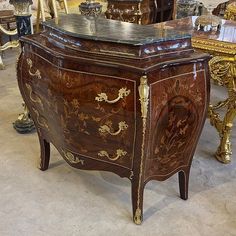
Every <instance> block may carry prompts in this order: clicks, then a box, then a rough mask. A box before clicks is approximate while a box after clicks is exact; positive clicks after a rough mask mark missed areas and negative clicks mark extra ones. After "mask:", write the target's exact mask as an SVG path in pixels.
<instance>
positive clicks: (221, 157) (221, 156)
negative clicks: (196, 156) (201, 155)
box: [215, 149, 232, 164]
mask: <svg viewBox="0 0 236 236" xmlns="http://www.w3.org/2000/svg"><path fill="white" fill-rule="evenodd" d="M231 155H232V153H231V152H226V151H224V152H222V151H220V150H219V149H218V150H217V152H216V154H215V157H216V159H217V160H218V161H219V162H221V163H224V164H229V163H230V162H231Z"/></svg>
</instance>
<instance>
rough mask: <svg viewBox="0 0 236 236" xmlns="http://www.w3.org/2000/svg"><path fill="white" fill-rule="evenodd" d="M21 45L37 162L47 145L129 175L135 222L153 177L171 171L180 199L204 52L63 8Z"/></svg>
mask: <svg viewBox="0 0 236 236" xmlns="http://www.w3.org/2000/svg"><path fill="white" fill-rule="evenodd" d="M21 43H22V46H23V51H22V53H21V56H20V58H19V61H18V67H17V68H18V69H17V72H18V82H19V88H20V91H21V93H22V96H23V98H24V100H25V103H26V105H27V107H28V109H29V111H30V114H31V116H32V118H33V120H34V122H35V126H36V128H37V132H38V136H39V141H40V146H41V165H40V168H41V170H46V169H47V168H48V165H49V158H50V148H49V145H50V143H52V144H54V146H55V147H56V148H57V150H58V151H59V152H60V154H61V155H62V156H63V158H64V159H65V160H66V161H67V162H68V164H70V165H71V166H73V167H75V168H78V169H86V170H104V171H111V172H113V173H116V174H118V175H119V176H121V177H127V178H129V179H130V181H131V184H132V203H133V219H134V222H135V223H136V224H141V222H142V212H143V190H144V186H145V184H146V183H147V182H148V181H150V180H152V179H155V180H160V181H163V180H165V179H167V178H169V177H170V176H171V175H173V174H175V173H179V184H180V195H181V198H183V199H187V195H188V177H189V169H190V165H191V160H192V157H193V154H194V150H195V148H196V145H197V141H198V138H199V135H200V133H201V130H202V127H203V124H204V121H205V116H206V109H207V106H208V97H209V80H208V66H207V62H208V56H207V54H199V53H196V52H194V51H193V49H192V47H191V40H190V37H189V36H188V35H184V34H182V33H179V32H175V31H173V30H172V31H168V30H165V31H163V30H157V29H155V28H154V27H152V26H141V25H135V24H130V23H125V22H119V21H113V20H107V19H99V18H91V17H89V18H86V17H85V16H79V15H64V16H60V18H59V21H58V22H54V21H53V20H51V21H47V22H45V23H44V31H43V32H42V33H39V34H35V35H31V36H27V37H22V38H21Z"/></svg>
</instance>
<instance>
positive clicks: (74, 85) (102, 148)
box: [25, 57, 136, 169]
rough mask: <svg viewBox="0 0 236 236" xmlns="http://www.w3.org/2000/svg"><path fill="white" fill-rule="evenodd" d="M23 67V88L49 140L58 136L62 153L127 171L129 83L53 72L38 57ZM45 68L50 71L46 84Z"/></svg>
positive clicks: (132, 117) (131, 134) (131, 120)
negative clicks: (38, 114)
mask: <svg viewBox="0 0 236 236" xmlns="http://www.w3.org/2000/svg"><path fill="white" fill-rule="evenodd" d="M25 62H26V63H25V71H28V73H29V75H28V76H27V78H30V80H29V81H28V82H27V84H26V87H27V90H28V93H29V94H28V95H29V97H31V102H33V106H34V110H35V111H40V117H39V119H38V121H39V124H40V123H41V124H47V125H46V126H47V127H48V128H47V129H48V130H50V132H49V133H51V134H54V135H53V137H55V134H56V137H59V136H60V138H59V139H60V140H58V141H57V142H62V141H63V142H64V143H65V146H66V150H70V151H71V152H75V153H77V154H78V155H81V156H85V157H87V158H92V159H96V160H100V161H102V162H109V163H112V164H115V165H121V166H123V167H126V168H130V169H131V168H132V162H133V155H134V154H133V152H134V142H135V127H136V125H135V122H136V114H135V109H134V107H135V102H136V101H135V82H134V81H131V80H127V79H125V78H113V77H108V76H105V75H98V74H96V75H94V74H91V73H84V72H79V71H73V70H66V69H63V68H60V69H58V68H57V67H56V66H55V65H53V64H50V63H49V62H46V61H45V60H44V59H42V58H39V57H38V58H36V57H32V59H30V58H28V59H27V60H26V61H25ZM34 65H37V68H34ZM45 67H47V68H50V77H51V79H50V80H49V78H48V71H45V70H44V68H45ZM36 73H38V74H40V78H39V77H37V76H36ZM52 78H53V79H52ZM42 88H47V89H42ZM62 88H63V89H62ZM32 91H38V94H35V93H33V92H32ZM39 101H40V102H39ZM59 114H60V115H59ZM42 128H45V127H42Z"/></svg>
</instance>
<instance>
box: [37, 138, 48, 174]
mask: <svg viewBox="0 0 236 236" xmlns="http://www.w3.org/2000/svg"><path fill="white" fill-rule="evenodd" d="M39 143H40V152H41V154H40V164H39V169H40V170H42V171H45V170H47V169H48V166H49V161H50V143H48V142H47V141H46V140H45V139H43V138H42V137H40V136H39Z"/></svg>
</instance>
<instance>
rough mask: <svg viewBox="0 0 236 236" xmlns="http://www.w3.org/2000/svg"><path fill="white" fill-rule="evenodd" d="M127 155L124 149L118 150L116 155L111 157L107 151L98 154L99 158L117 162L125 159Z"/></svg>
mask: <svg viewBox="0 0 236 236" xmlns="http://www.w3.org/2000/svg"><path fill="white" fill-rule="evenodd" d="M126 154H127V152H126V151H124V150H122V149H118V150H116V155H115V156H110V155H109V154H108V152H107V151H104V150H102V151H100V152H99V153H98V156H99V157H106V158H107V159H109V160H110V161H117V160H119V159H120V158H122V157H124V156H125V155H126Z"/></svg>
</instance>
